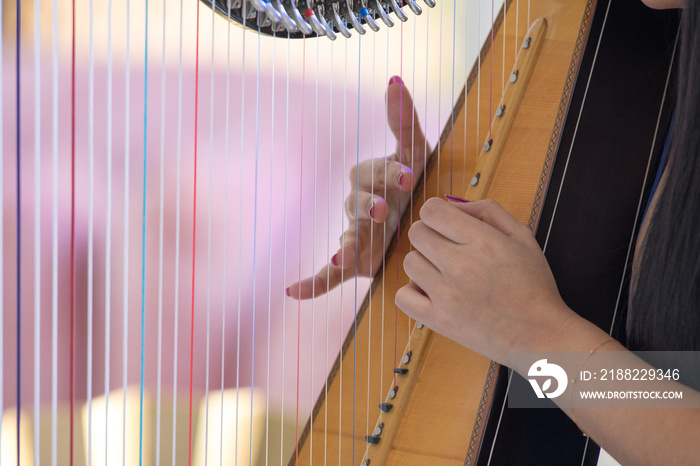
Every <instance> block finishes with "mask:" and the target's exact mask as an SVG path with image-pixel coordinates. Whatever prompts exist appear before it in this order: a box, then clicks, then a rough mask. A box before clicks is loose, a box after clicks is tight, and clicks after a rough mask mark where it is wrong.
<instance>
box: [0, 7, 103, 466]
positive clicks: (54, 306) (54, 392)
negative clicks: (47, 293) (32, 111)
mask: <svg viewBox="0 0 700 466" xmlns="http://www.w3.org/2000/svg"><path fill="white" fill-rule="evenodd" d="M110 4H111V0H110ZM0 9H1V8H0ZM0 15H1V13H0ZM0 24H2V20H1V16H0ZM0 27H1V26H0ZM52 33H53V38H52V44H51V49H52V50H51V55H52V57H51V61H52V70H51V77H52V79H51V81H52V82H51V86H52V92H51V94H52V95H51V98H52V102H51V169H52V170H51V171H52V183H51V187H52V191H53V196H52V227H51V465H52V466H56V465H57V464H58V439H57V438H58V0H54V1H53V27H52ZM2 35H3V34H2V33H0V41H1V40H2V39H1V38H2ZM0 44H1V42H0ZM0 50H2V46H1V45H0ZM2 61H3V60H0V63H2ZM0 66H2V65H0ZM2 74H3V73H2V69H0V79H2V78H1V76H2ZM0 82H1V81H0ZM1 89H2V86H1V85H0V90H1ZM0 94H2V92H0ZM0 99H2V97H0ZM1 103H2V102H1V101H0V104H1ZM2 107H3V106H2V105H0V108H2ZM1 115H2V110H0V116H1ZM2 127H3V125H2V121H1V119H0V128H2ZM2 147H3V144H2V140H1V138H0V154H1V153H2V152H1V151H2ZM0 158H1V157H0ZM1 167H2V162H0V199H2V192H3V188H2V181H1V180H2V179H3V175H2V170H1ZM0 205H4V204H3V203H2V202H0ZM2 217H3V216H2V215H0V232H2ZM1 237H2V233H0V238H1ZM2 244H3V242H2V241H0V246H1V245H2ZM2 249H3V248H2V247H0V251H2ZM1 254H2V252H0V264H2V263H4V262H3V261H2V256H1ZM0 269H2V267H0ZM2 282H3V280H2V272H0V315H1V314H4V313H3V311H2V304H1V303H2V301H3V299H2V296H3V294H2ZM1 321H2V317H1V316H0V322H1ZM2 333H3V332H2V328H0V335H2ZM1 339H2V337H1V336H0V348H3V345H2V343H1ZM3 372H4V371H3ZM0 377H1V376H0ZM2 385H3V384H2V383H0V393H1V391H2ZM2 399H3V398H2V396H0V400H2ZM1 404H2V403H0V405H1ZM1 412H2V408H0V414H1ZM0 419H2V416H1V415H0ZM0 424H1V422H0Z"/></svg>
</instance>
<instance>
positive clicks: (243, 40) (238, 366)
mask: <svg viewBox="0 0 700 466" xmlns="http://www.w3.org/2000/svg"><path fill="white" fill-rule="evenodd" d="M246 14H247V11H246V2H243V16H244V17H245V16H246ZM245 44H246V29H245V28H243V29H242V30H241V116H240V119H241V136H240V141H241V144H240V155H239V163H240V167H239V170H238V171H239V179H238V182H239V190H240V191H239V197H238V199H239V200H238V212H239V218H238V309H237V317H236V319H237V320H236V322H237V323H236V435H235V438H236V440H235V451H236V466H237V465H238V432H239V431H238V428H239V412H240V410H239V408H240V390H238V387H240V386H241V384H240V380H241V311H242V302H241V296H242V283H241V274H242V272H243V239H242V238H243V158H244V146H243V142H244V137H243V135H244V134H245V118H244V116H245V112H244V109H245V89H246V86H245V83H246V66H245V65H246V63H245V59H246V53H245V52H246V50H245ZM287 121H289V114H287Z"/></svg>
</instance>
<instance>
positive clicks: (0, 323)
mask: <svg viewBox="0 0 700 466" xmlns="http://www.w3.org/2000/svg"><path fill="white" fill-rule="evenodd" d="M56 1H57V0H54V42H53V55H54V61H55V60H56V42H57V40H56V33H55V31H56V5H55V2H56ZM3 10H4V8H2V7H0V128H4V125H3V124H4V118H3V114H4V113H5V105H4V104H5V102H4V95H5V87H4V80H3V76H4V73H5V71H4V69H3V63H4V61H5V45H4V40H3V38H4V36H5V22H4V21H5V19H4V18H3ZM55 78H56V76H55V69H54V82H55V80H56V79H55ZM54 96H55V94H54ZM54 99H55V97H54ZM4 133H5V132H4V131H0V205H2V206H4V205H5V178H4V177H5V170H4V165H5V135H4ZM3 218H4V215H0V264H5V257H4V254H3V250H4V246H3V245H4V244H5V234H4V226H5V225H4V224H5V222H4V221H3ZM54 226H55V225H54ZM4 268H5V267H3V266H0V348H5V338H4V332H5V304H4V302H5V299H4V298H5V287H4V286H3V284H4V281H5V272H4ZM3 354H4V349H3ZM53 354H56V353H55V352H54V353H53ZM0 369H1V370H0V439H2V437H1V435H2V421H3V419H5V403H4V400H5V398H4V396H5V390H4V387H5V358H4V357H2V358H0ZM52 381H53V379H52ZM54 407H55V404H52V409H53V408H54ZM0 441H1V440H0Z"/></svg>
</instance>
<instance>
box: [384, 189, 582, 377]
mask: <svg viewBox="0 0 700 466" xmlns="http://www.w3.org/2000/svg"><path fill="white" fill-rule="evenodd" d="M420 215H421V220H419V221H417V222H415V223H414V224H413V225H412V226H411V229H410V230H409V232H408V236H409V239H410V240H411V243H412V244H413V246H414V247H415V250H414V251H412V252H410V253H409V254H408V255H407V256H406V258H405V260H404V268H405V270H406V273H407V274H408V276H409V277H410V278H411V280H412V283H410V284H408V285H406V286H404V287H403V288H401V289H400V290H399V292H398V293H397V295H396V304H397V305H398V306H399V307H400V308H401V309H402V310H403V311H404V312H405V313H406V314H408V315H410V316H411V317H413V318H415V319H416V320H418V321H419V322H422V323H424V324H426V325H427V326H428V327H430V328H431V329H433V330H435V331H436V332H438V333H441V334H443V335H445V336H447V337H448V338H450V339H452V340H454V341H456V342H457V343H460V344H462V345H464V346H466V347H468V348H470V349H472V350H474V351H477V352H479V353H481V354H483V355H485V356H487V357H489V358H491V359H493V360H495V361H497V362H499V363H502V364H507V358H508V351H512V350H521V351H535V350H538V349H544V348H546V345H543V343H545V342H546V340H547V338H549V337H550V336H551V335H556V333H557V332H558V331H559V330H560V329H562V328H563V327H564V326H565V325H566V323H567V321H568V320H570V319H571V318H572V317H575V316H576V314H574V313H573V311H571V310H570V309H569V308H568V307H567V306H566V305H565V304H564V302H563V301H562V299H561V297H560V295H559V292H558V290H557V285H556V283H555V282H554V278H553V276H552V273H551V271H550V269H549V265H548V264H547V260H546V259H545V257H544V254H543V253H542V251H541V249H540V247H539V245H538V244H537V241H536V240H535V238H534V237H533V235H532V232H531V231H530V230H529V229H528V228H527V227H525V226H523V225H521V224H520V223H519V222H518V221H517V220H515V219H514V218H513V217H512V216H511V215H510V214H509V213H508V212H506V211H505V209H503V207H501V206H500V205H499V204H498V203H497V202H495V201H490V200H485V201H476V202H470V203H462V202H454V201H453V202H446V201H443V200H441V199H439V198H433V199H430V200H428V201H427V202H426V203H425V204H424V205H423V207H422V209H421V212H420Z"/></svg>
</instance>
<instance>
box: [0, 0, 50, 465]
mask: <svg viewBox="0 0 700 466" xmlns="http://www.w3.org/2000/svg"><path fill="white" fill-rule="evenodd" d="M34 11H35V12H37V11H41V0H34ZM39 18H40V15H38V14H35V15H34V464H35V465H38V464H39V462H40V460H41V457H40V455H39V452H40V450H39V446H40V441H41V437H40V430H39V427H40V426H39V423H40V419H41V29H40V21H39ZM0 91H1V89H0ZM0 128H1V126H0ZM0 246H1V243H0ZM0 299H1V295H0ZM0 402H2V399H1V398H0ZM17 408H18V409H19V406H18V407H17ZM0 420H1V418H0Z"/></svg>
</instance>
